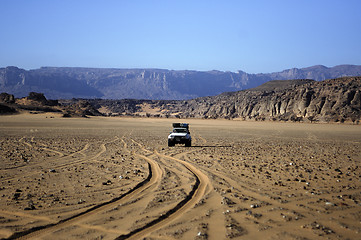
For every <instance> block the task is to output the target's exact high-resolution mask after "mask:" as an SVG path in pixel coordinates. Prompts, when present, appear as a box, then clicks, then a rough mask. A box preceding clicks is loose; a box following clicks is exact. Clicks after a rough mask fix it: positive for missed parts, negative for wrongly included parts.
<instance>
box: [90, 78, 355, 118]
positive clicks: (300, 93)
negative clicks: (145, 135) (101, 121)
mask: <svg viewBox="0 0 361 240" xmlns="http://www.w3.org/2000/svg"><path fill="white" fill-rule="evenodd" d="M89 101H90V103H91V104H92V105H93V106H96V108H97V109H103V110H104V109H107V113H108V115H142V114H143V115H144V116H149V117H150V116H155V117H175V118H211V119H216V118H224V119H240V120H256V121H264V120H271V121H298V122H345V121H346V122H353V123H358V122H359V121H360V119H361V77H343V78H337V79H329V80H324V81H320V82H317V81H314V80H307V79H305V80H284V81H270V82H267V83H265V84H263V85H261V86H259V87H256V88H253V89H249V90H243V91H237V92H228V93H222V94H220V95H217V96H213V97H201V98H196V99H192V100H183V101H155V100H117V101H115V100H101V99H95V100H94V99H93V100H89Z"/></svg>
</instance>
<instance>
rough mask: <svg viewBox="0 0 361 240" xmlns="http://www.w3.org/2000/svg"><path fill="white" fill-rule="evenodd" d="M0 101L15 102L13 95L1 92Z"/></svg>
mask: <svg viewBox="0 0 361 240" xmlns="http://www.w3.org/2000/svg"><path fill="white" fill-rule="evenodd" d="M0 103H10V104H12V103H15V97H14V95H12V94H8V93H1V94H0Z"/></svg>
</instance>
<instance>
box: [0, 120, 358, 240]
mask: <svg viewBox="0 0 361 240" xmlns="http://www.w3.org/2000/svg"><path fill="white" fill-rule="evenodd" d="M50 117H52V118H50ZM173 121H174V120H170V119H145V118H144V119H133V118H100V117H99V118H90V119H63V118H59V117H58V116H55V117H54V118H53V116H51V115H42V114H39V115H16V116H2V117H0V181H1V188H0V238H9V237H10V238H11V237H13V238H16V237H20V238H21V239H76V238H83V239H142V238H144V237H148V238H150V239H231V238H233V239H259V238H264V239H315V238H318V239H360V238H361V167H359V166H361V164H360V162H361V149H360V147H361V127H360V126H356V125H328V124H291V123H270V122H238V121H226V120H194V119H191V120H189V119H188V120H184V121H186V122H189V123H190V127H191V133H192V136H193V143H192V144H193V147H190V148H185V147H183V146H176V147H172V148H169V147H167V146H166V143H167V142H166V136H167V135H168V133H169V131H170V130H171V129H170V128H171V123H172V122H173ZM182 121H183V120H182Z"/></svg>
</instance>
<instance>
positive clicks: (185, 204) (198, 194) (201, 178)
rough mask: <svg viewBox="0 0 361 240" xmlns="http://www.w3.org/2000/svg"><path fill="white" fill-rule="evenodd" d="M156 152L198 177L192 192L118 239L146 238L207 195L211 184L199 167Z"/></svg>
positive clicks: (155, 152)
mask: <svg viewBox="0 0 361 240" xmlns="http://www.w3.org/2000/svg"><path fill="white" fill-rule="evenodd" d="M132 141H133V142H134V143H136V144H138V145H139V146H140V148H141V149H142V150H144V151H147V152H151V151H149V150H147V149H145V148H144V147H143V146H141V145H140V144H139V143H137V142H135V141H134V140H132ZM154 154H156V155H157V156H159V157H160V158H166V159H170V160H172V161H176V162H178V163H180V164H182V165H183V166H184V167H185V168H186V169H187V170H188V171H190V172H191V173H192V174H193V175H194V176H195V178H196V182H195V184H194V186H193V188H192V190H191V192H190V193H189V194H188V195H187V196H186V197H185V198H184V199H183V200H182V201H181V202H179V203H178V204H177V205H176V206H175V207H174V208H172V209H170V210H168V211H167V212H166V213H165V214H163V215H161V216H160V217H159V218H157V219H154V220H153V221H151V222H149V223H147V224H146V225H144V226H142V227H140V228H137V229H135V230H133V231H131V232H130V233H128V234H125V235H121V236H119V237H117V238H116V239H140V238H144V237H146V236H147V235H149V234H151V233H152V232H154V231H156V230H158V229H160V228H162V227H164V226H166V225H168V224H169V223H171V222H172V221H174V220H175V219H177V218H178V217H180V216H182V214H184V213H185V212H187V211H189V210H190V209H192V208H193V207H194V206H195V205H196V203H198V202H199V201H200V200H201V199H202V198H203V196H204V195H205V191H206V188H207V186H208V185H209V183H210V182H209V179H208V177H207V176H206V175H205V174H203V173H202V171H200V170H199V169H197V168H196V167H194V166H193V165H192V164H190V163H188V162H186V161H183V160H180V159H178V158H175V157H171V156H167V155H163V154H160V153H158V152H157V151H154Z"/></svg>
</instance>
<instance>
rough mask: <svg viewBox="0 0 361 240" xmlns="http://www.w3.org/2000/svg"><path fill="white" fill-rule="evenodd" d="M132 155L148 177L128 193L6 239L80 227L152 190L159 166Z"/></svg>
mask: <svg viewBox="0 0 361 240" xmlns="http://www.w3.org/2000/svg"><path fill="white" fill-rule="evenodd" d="M100 154H101V153H99V155H100ZM133 155H134V156H136V157H139V158H143V159H144V160H146V161H147V162H148V169H149V174H148V177H147V178H146V179H145V180H144V181H142V182H140V183H138V184H137V185H136V186H135V187H134V188H132V189H130V190H129V191H128V192H126V193H124V194H122V195H121V196H119V197H116V198H113V199H112V200H110V201H108V202H104V203H101V204H99V205H96V206H94V207H91V208H89V209H87V210H85V211H83V212H81V213H79V214H76V215H74V216H72V217H69V218H67V219H64V220H62V221H60V222H58V223H55V224H48V225H45V226H41V227H35V228H32V229H29V230H26V231H24V232H19V233H15V234H13V235H12V236H10V237H9V238H8V239H17V238H18V239H31V238H39V237H40V236H43V235H47V234H50V233H52V232H55V231H57V230H60V229H63V228H65V227H67V226H70V225H78V226H82V225H83V224H81V222H82V221H83V220H85V219H86V218H88V217H90V216H92V215H95V214H98V213H100V212H103V211H107V210H110V209H112V208H114V207H115V206H118V205H119V204H124V203H126V202H128V201H130V200H132V199H134V198H136V196H137V195H139V194H144V193H143V192H144V191H146V190H149V189H150V190H152V187H154V186H155V185H156V184H157V183H158V181H159V179H160V178H161V169H160V167H159V165H158V164H157V163H156V162H155V161H153V160H152V159H150V158H148V157H146V156H143V155H140V154H136V153H133ZM93 158H94V157H93ZM87 228H90V227H87ZM102 230H103V231H104V229H102ZM111 232H113V233H118V234H119V232H117V231H111Z"/></svg>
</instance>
